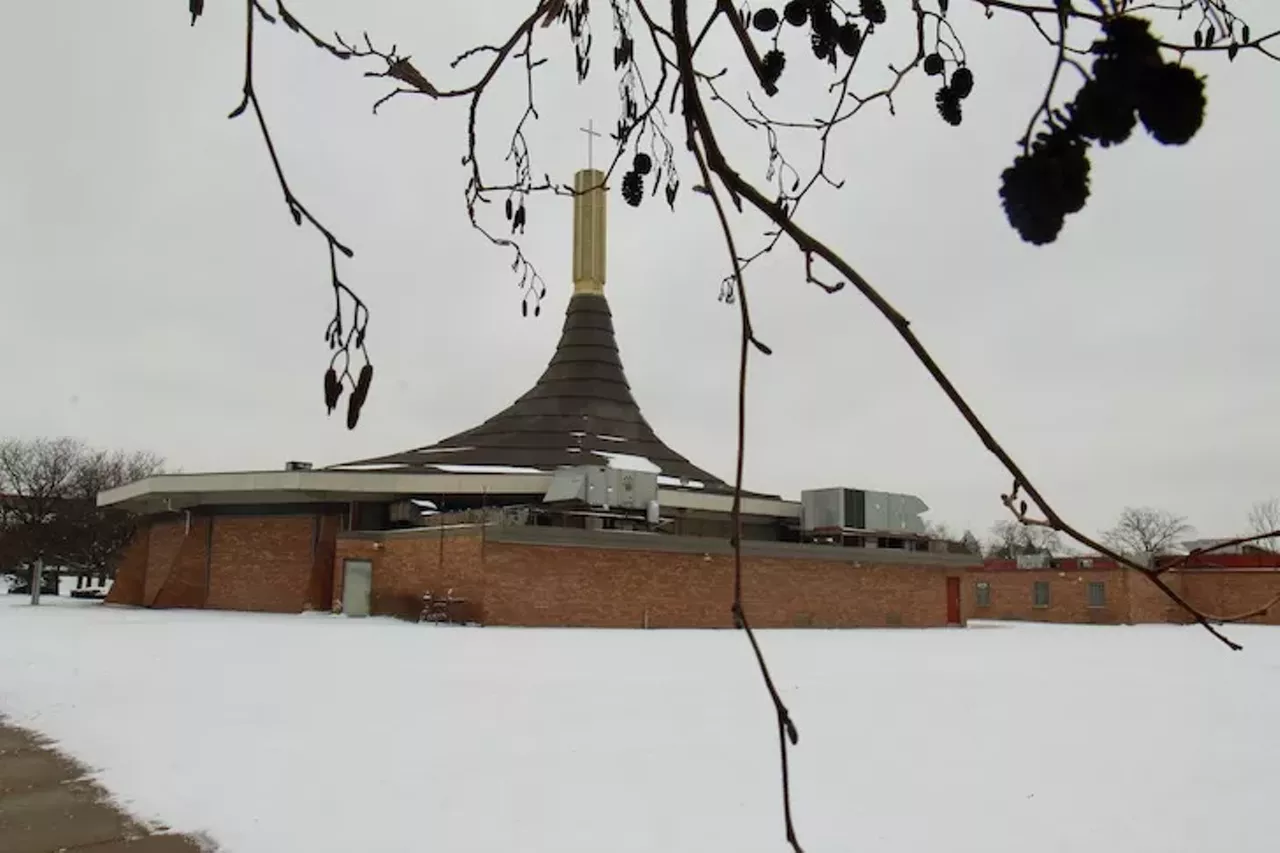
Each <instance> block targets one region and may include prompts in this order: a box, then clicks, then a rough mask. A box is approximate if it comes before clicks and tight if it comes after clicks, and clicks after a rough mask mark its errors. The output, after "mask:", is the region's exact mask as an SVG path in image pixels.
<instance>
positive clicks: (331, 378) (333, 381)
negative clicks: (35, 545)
mask: <svg viewBox="0 0 1280 853" xmlns="http://www.w3.org/2000/svg"><path fill="white" fill-rule="evenodd" d="M341 395H342V384H341V383H339V382H338V371H336V370H334V369H333V368H332V367H330V368H329V369H328V370H326V371H325V372H324V406H325V408H326V409H328V410H329V414H333V410H334V408H336V407H337V405H338V397H340V396H341Z"/></svg>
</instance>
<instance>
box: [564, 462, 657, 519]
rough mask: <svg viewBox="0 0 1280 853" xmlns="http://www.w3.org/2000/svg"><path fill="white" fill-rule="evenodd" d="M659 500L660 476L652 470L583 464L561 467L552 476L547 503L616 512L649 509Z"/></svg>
mask: <svg viewBox="0 0 1280 853" xmlns="http://www.w3.org/2000/svg"><path fill="white" fill-rule="evenodd" d="M657 499H658V475H657V474H656V473H655V472H652V471H629V470H626V469H623V468H605V467H601V466H596V465H581V466H577V467H573V468H561V469H559V470H558V471H556V472H555V474H553V475H552V477H551V486H550V487H549V488H548V489H547V493H546V494H545V495H544V496H543V498H542V500H543V501H544V502H545V503H563V502H566V501H567V502H577V503H584V504H586V505H587V506H592V507H599V508H602V509H604V508H612V509H637V510H646V511H647V510H648V507H649V502H650V501H656V500H657Z"/></svg>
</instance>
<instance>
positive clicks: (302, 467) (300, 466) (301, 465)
mask: <svg viewBox="0 0 1280 853" xmlns="http://www.w3.org/2000/svg"><path fill="white" fill-rule="evenodd" d="M284 470H286V471H310V470H311V463H310V462H286V463H284Z"/></svg>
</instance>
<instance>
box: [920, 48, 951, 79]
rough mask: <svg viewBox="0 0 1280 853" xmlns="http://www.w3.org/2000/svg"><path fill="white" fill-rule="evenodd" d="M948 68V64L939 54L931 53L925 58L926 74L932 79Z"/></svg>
mask: <svg viewBox="0 0 1280 853" xmlns="http://www.w3.org/2000/svg"><path fill="white" fill-rule="evenodd" d="M945 68H946V63H945V62H944V61H943V59H942V56H941V55H940V54H937V53H931V54H929V55H928V56H926V57H925V58H924V73H925V74H928V75H929V76H930V77H936V76H938V75H939V74H941V73H942V72H943V69H945Z"/></svg>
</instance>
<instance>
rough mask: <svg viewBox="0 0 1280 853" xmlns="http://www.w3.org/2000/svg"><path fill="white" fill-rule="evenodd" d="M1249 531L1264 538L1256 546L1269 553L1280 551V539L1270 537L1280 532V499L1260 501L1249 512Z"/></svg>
mask: <svg viewBox="0 0 1280 853" xmlns="http://www.w3.org/2000/svg"><path fill="white" fill-rule="evenodd" d="M1249 529H1250V531H1252V532H1253V533H1255V534H1258V535H1260V536H1262V538H1261V539H1258V540H1257V541H1256V542H1255V543H1254V544H1256V545H1257V546H1258V547H1259V548H1262V549H1264V550H1267V551H1276V550H1280V538H1277V537H1275V536H1272V535H1270V533H1271V531H1275V530H1280V498H1268V499H1267V500H1265V501H1258V502H1257V503H1255V504H1254V505H1253V507H1252V508H1250V510H1249Z"/></svg>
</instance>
